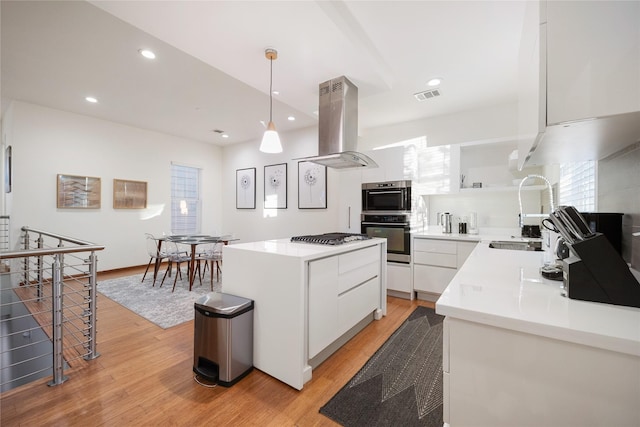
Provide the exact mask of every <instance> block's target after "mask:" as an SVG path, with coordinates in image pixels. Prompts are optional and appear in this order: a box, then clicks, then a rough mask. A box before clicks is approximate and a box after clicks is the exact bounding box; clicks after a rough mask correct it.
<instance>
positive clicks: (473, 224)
mask: <svg viewBox="0 0 640 427" xmlns="http://www.w3.org/2000/svg"><path fill="white" fill-rule="evenodd" d="M467 231H468V233H469V234H478V213H477V212H469V228H468V230H467Z"/></svg>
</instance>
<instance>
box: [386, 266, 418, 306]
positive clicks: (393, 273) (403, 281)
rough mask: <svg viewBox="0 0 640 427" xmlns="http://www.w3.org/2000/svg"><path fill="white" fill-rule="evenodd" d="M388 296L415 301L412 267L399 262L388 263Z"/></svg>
mask: <svg viewBox="0 0 640 427" xmlns="http://www.w3.org/2000/svg"><path fill="white" fill-rule="evenodd" d="M387 294H388V295H391V296H396V297H400V298H408V299H410V300H411V299H413V283H412V282H411V265H410V264H401V263H397V262H388V263H387Z"/></svg>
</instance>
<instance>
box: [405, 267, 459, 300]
mask: <svg viewBox="0 0 640 427" xmlns="http://www.w3.org/2000/svg"><path fill="white" fill-rule="evenodd" d="M457 271H458V270H456V269H455V268H444V267H433V266H430V265H414V266H413V289H414V290H416V291H423V292H431V293H434V294H441V293H442V292H444V290H445V289H446V288H447V286H448V285H449V282H450V281H451V279H453V276H455V275H456V273H457Z"/></svg>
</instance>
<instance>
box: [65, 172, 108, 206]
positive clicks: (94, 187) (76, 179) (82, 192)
mask: <svg viewBox="0 0 640 427" xmlns="http://www.w3.org/2000/svg"><path fill="white" fill-rule="evenodd" d="M100 190H101V187H100V178H95V177H92V176H76V175H61V174H59V175H58V185H57V197H56V200H57V207H58V208H80V209H100Z"/></svg>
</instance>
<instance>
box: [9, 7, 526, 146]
mask: <svg viewBox="0 0 640 427" xmlns="http://www.w3.org/2000/svg"><path fill="white" fill-rule="evenodd" d="M524 6H525V5H524V2H523V1H302V0H301V1H193V2H192V1H92V2H81V1H69V2H58V1H47V2H30V1H21V2H11V1H2V11H1V14H2V15H1V16H2V27H1V30H2V64H1V65H2V87H1V90H2V98H3V112H4V109H5V108H6V105H7V101H8V100H9V99H18V100H23V101H27V102H32V103H36V104H41V105H45V106H50V107H53V108H59V109H62V110H67V111H72V112H76V113H80V114H86V115H90V116H95V117H99V118H103V119H107V120H112V121H116V122H120V123H125V124H130V125H134V126H137V127H141V128H145V129H152V130H157V131H161V132H164V133H168V134H172V135H178V136H183V137H187V138H191V139H195V140H199V141H206V142H211V143H215V144H219V145H225V144H229V143H235V142H242V141H247V140H255V139H259V138H260V136H261V134H262V132H263V131H264V128H263V125H262V124H260V121H261V120H262V121H268V115H269V98H268V92H269V61H268V60H267V59H266V58H265V56H264V50H265V48H267V47H273V48H275V49H277V50H278V59H277V60H276V61H274V63H273V84H274V90H277V91H279V94H278V95H276V96H274V107H273V108H274V111H273V115H274V122H275V123H276V126H277V128H278V130H280V131H287V130H292V129H297V128H304V127H308V126H313V125H315V124H316V123H317V116H316V113H315V112H316V110H317V107H318V85H319V84H320V83H321V82H323V81H326V80H329V79H332V78H334V77H339V76H342V75H344V76H346V77H348V78H349V79H350V80H351V81H352V82H353V83H354V84H355V85H356V86H358V89H359V128H360V129H361V130H362V129H367V128H372V127H378V126H384V125H388V124H393V123H400V122H404V121H410V120H415V119H420V118H426V117H433V116H439V115H444V114H451V113H455V112H459V111H467V110H473V109H476V108H481V107H485V106H491V105H498V104H504V103H507V102H514V101H515V100H516V86H517V74H516V70H517V56H518V46H519V43H520V32H521V29H522V22H523V16H524ZM141 48H149V49H152V50H153V51H155V52H156V54H157V58H156V59H155V60H153V61H149V60H146V59H144V58H142V57H141V56H140V55H139V54H138V50H139V49H141ZM435 76H438V77H442V78H443V79H444V81H443V83H442V84H441V85H440V90H441V93H442V95H441V96H440V97H437V98H433V99H431V100H427V101H423V102H418V101H416V99H415V98H414V96H413V94H414V93H416V92H421V91H424V90H427V89H429V88H428V87H427V86H426V82H427V80H428V79H429V78H431V77H435ZM87 95H93V96H95V97H96V98H98V99H99V102H98V103H97V104H88V103H86V102H85V101H84V97H85V96H87ZM289 115H293V116H295V117H296V120H295V121H294V122H291V121H288V120H287V116H289ZM213 129H219V130H223V131H225V132H227V133H228V134H229V138H228V139H226V140H225V139H222V138H221V135H220V134H218V133H215V132H212V130H213ZM390 142H393V141H390Z"/></svg>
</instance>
